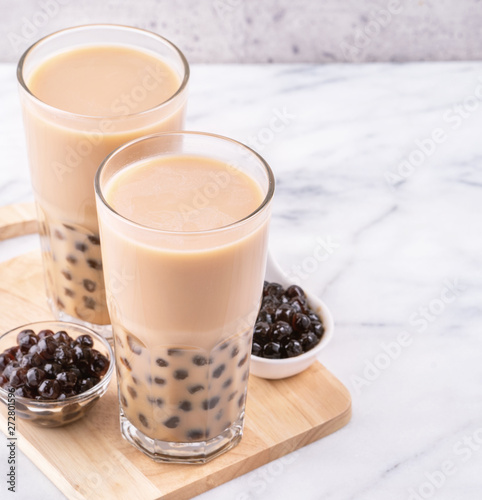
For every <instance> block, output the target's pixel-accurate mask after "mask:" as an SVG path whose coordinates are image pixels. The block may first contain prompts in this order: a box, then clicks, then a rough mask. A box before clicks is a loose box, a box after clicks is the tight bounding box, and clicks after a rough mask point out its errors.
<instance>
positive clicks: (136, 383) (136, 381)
mask: <svg viewBox="0 0 482 500" xmlns="http://www.w3.org/2000/svg"><path fill="white" fill-rule="evenodd" d="M132 382H134V384H135V385H139V381H138V380H137V379H136V377H134V375H132Z"/></svg>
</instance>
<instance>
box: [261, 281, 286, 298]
mask: <svg viewBox="0 0 482 500" xmlns="http://www.w3.org/2000/svg"><path fill="white" fill-rule="evenodd" d="M265 290H266V295H272V296H273V297H281V296H282V295H283V287H282V286H281V285H280V284H279V283H275V282H273V283H268V285H266V288H265Z"/></svg>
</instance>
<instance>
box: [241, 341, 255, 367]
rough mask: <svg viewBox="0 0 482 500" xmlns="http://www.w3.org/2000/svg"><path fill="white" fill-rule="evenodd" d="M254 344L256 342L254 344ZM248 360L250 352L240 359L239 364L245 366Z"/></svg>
mask: <svg viewBox="0 0 482 500" xmlns="http://www.w3.org/2000/svg"><path fill="white" fill-rule="evenodd" d="M253 345H254V344H253ZM246 361H248V353H246V354H245V355H244V356H243V357H242V358H241V359H240V360H239V361H238V366H239V367H241V366H243V365H244V364H245V363H246Z"/></svg>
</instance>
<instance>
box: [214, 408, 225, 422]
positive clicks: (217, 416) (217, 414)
mask: <svg viewBox="0 0 482 500" xmlns="http://www.w3.org/2000/svg"><path fill="white" fill-rule="evenodd" d="M223 413H224V411H223V409H222V408H221V409H220V410H219V411H218V412H217V413H216V416H215V417H214V418H215V419H216V420H221V417H222V416H223Z"/></svg>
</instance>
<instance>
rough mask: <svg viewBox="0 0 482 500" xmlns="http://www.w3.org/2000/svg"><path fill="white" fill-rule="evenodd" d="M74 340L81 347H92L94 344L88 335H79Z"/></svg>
mask: <svg viewBox="0 0 482 500" xmlns="http://www.w3.org/2000/svg"><path fill="white" fill-rule="evenodd" d="M74 342H75V344H76V345H79V346H81V347H92V346H93V345H94V341H93V340H92V337H91V336H90V335H79V336H78V337H77V338H76V339H75V341H74Z"/></svg>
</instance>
